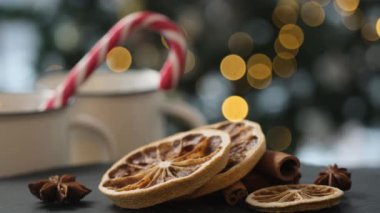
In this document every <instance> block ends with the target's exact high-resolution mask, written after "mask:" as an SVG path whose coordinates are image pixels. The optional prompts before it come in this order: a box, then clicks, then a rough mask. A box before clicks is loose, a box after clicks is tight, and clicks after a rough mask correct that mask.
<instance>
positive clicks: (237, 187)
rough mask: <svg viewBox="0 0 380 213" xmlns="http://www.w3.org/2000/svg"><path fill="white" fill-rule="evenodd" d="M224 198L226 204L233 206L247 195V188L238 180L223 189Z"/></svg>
mask: <svg viewBox="0 0 380 213" xmlns="http://www.w3.org/2000/svg"><path fill="white" fill-rule="evenodd" d="M223 195H224V199H225V201H226V202H227V204H229V205H231V206H234V205H236V204H237V203H238V202H239V201H240V200H241V199H243V198H245V197H247V195H248V191H247V188H246V187H245V186H244V184H243V183H242V182H241V181H238V182H236V183H234V184H232V185H230V186H229V187H227V188H225V189H224V190H223Z"/></svg>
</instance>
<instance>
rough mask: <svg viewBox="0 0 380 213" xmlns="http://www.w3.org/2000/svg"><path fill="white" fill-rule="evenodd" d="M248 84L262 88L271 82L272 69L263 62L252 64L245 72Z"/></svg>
mask: <svg viewBox="0 0 380 213" xmlns="http://www.w3.org/2000/svg"><path fill="white" fill-rule="evenodd" d="M247 81H248V83H249V85H251V86H252V87H253V88H256V89H264V88H266V87H268V86H269V85H270V83H271V82H272V70H271V69H270V68H269V67H268V66H267V65H265V64H261V63H260V64H254V65H253V66H251V67H249V69H248V73H247Z"/></svg>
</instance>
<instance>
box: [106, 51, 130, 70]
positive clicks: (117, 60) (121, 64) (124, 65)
mask: <svg viewBox="0 0 380 213" xmlns="http://www.w3.org/2000/svg"><path fill="white" fill-rule="evenodd" d="M106 63H107V65H108V67H109V68H110V69H111V70H112V71H114V72H124V71H127V70H128V69H129V67H130V66H131V64H132V56H131V53H130V52H129V50H128V49H127V48H125V47H120V46H118V47H114V48H112V49H111V51H109V52H108V53H107V57H106Z"/></svg>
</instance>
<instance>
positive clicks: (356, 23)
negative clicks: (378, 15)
mask: <svg viewBox="0 0 380 213" xmlns="http://www.w3.org/2000/svg"><path fill="white" fill-rule="evenodd" d="M363 17H364V14H363V12H362V11H361V10H359V9H358V10H356V11H355V13H353V14H351V15H349V16H343V17H342V21H343V25H344V26H345V27H346V28H347V29H349V30H352V31H355V30H359V29H360V28H361V27H362V26H363Z"/></svg>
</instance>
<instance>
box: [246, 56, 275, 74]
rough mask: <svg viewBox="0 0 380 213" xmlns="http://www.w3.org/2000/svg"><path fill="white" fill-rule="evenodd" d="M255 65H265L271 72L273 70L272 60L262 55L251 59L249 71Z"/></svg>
mask: <svg viewBox="0 0 380 213" xmlns="http://www.w3.org/2000/svg"><path fill="white" fill-rule="evenodd" d="M255 64H265V65H266V66H267V67H268V68H269V69H270V70H272V60H270V58H269V57H268V56H267V55H265V54H262V53H257V54H254V55H252V56H251V57H249V59H248V62H247V67H248V69H249V68H250V67H252V66H253V65H255Z"/></svg>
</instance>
